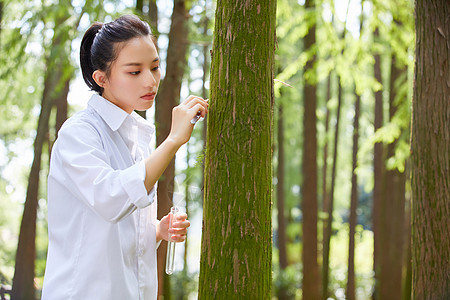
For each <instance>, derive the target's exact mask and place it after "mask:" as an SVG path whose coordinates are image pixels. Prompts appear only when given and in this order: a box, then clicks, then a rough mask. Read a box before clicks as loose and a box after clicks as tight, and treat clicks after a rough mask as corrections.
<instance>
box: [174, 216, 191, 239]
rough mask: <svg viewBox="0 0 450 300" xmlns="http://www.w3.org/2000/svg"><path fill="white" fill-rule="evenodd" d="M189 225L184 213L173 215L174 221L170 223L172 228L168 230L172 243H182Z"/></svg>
mask: <svg viewBox="0 0 450 300" xmlns="http://www.w3.org/2000/svg"><path fill="white" fill-rule="evenodd" d="M189 226H191V223H190V222H189V221H188V220H187V215H186V214H185V213H178V214H176V215H175V220H174V222H173V223H172V228H171V229H169V234H170V235H171V239H172V240H173V241H174V242H183V241H184V240H185V239H186V234H187V228H188V227H189Z"/></svg>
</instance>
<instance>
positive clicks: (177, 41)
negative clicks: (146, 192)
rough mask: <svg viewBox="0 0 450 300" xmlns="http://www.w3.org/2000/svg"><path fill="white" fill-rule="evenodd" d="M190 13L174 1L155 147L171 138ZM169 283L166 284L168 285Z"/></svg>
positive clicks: (168, 176)
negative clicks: (173, 110) (168, 137)
mask: <svg viewBox="0 0 450 300" xmlns="http://www.w3.org/2000/svg"><path fill="white" fill-rule="evenodd" d="M187 16H188V14H187V11H186V4H185V1H181V0H174V7H173V13H172V23H171V25H170V32H169V46H168V48H167V67H166V75H165V77H164V80H163V81H162V84H161V88H160V91H159V93H158V96H157V98H156V108H155V121H156V144H157V145H160V144H161V143H162V142H163V141H164V140H165V139H166V138H167V136H168V135H169V132H170V126H171V124H172V109H173V108H174V107H175V106H176V105H177V104H178V102H179V97H180V90H181V82H182V79H183V75H184V69H185V66H186V51H187V40H186V37H187V33H188V30H187ZM174 176H175V159H172V161H171V162H170V164H169V166H168V167H167V168H166V170H165V171H164V173H163V175H162V176H161V178H160V179H159V181H158V190H157V195H158V219H161V218H162V217H163V216H165V215H166V214H168V213H169V210H170V207H171V206H172V196H173V191H174ZM166 252H167V242H165V241H164V242H162V243H161V245H160V246H159V248H158V295H159V296H163V295H164V299H166V300H167V299H170V289H169V288H170V284H169V283H168V282H169V276H167V275H165V271H164V270H165V265H166ZM165 283H167V284H165Z"/></svg>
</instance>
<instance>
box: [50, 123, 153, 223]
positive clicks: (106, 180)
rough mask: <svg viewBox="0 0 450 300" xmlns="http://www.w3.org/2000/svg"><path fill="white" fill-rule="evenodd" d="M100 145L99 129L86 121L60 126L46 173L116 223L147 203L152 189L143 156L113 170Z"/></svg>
mask: <svg viewBox="0 0 450 300" xmlns="http://www.w3.org/2000/svg"><path fill="white" fill-rule="evenodd" d="M104 147H105V146H104V145H103V143H102V139H101V137H100V134H99V132H98V131H97V130H96V129H95V128H94V126H93V125H91V124H89V123H83V122H78V123H77V124H76V126H66V127H63V128H62V129H61V130H60V132H59V136H58V140H57V142H56V143H55V146H54V148H53V150H52V154H51V156H52V157H51V165H50V176H54V177H56V178H54V179H55V180H59V181H60V182H61V183H62V184H64V185H65V186H66V187H67V189H68V190H69V191H70V192H71V193H73V194H75V195H76V197H77V198H78V199H80V200H81V201H83V202H84V203H85V204H87V205H88V206H89V207H90V208H91V209H93V210H94V211H95V212H96V213H97V214H98V215H100V216H101V217H102V218H103V219H105V220H106V221H108V222H112V223H116V222H118V221H120V220H121V219H123V218H124V217H126V216H128V215H130V214H131V213H132V212H133V211H134V210H136V208H143V207H146V206H148V205H150V204H151V203H152V202H153V201H154V194H155V191H154V190H155V189H154V188H153V189H152V190H151V191H150V193H147V190H146V188H145V185H144V180H145V175H146V173H145V172H146V171H145V162H144V161H143V160H142V161H140V162H138V163H136V164H134V165H132V166H130V167H128V168H126V169H123V170H116V169H113V168H112V167H111V165H110V163H109V161H110V159H109V156H108V155H107V150H105V148H104ZM58 177H60V178H59V179H58ZM49 188H51V187H49Z"/></svg>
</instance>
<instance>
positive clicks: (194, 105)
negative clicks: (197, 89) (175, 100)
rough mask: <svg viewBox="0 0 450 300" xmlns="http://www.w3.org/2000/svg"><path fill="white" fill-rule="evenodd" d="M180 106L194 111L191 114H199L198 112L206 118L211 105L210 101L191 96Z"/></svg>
mask: <svg viewBox="0 0 450 300" xmlns="http://www.w3.org/2000/svg"><path fill="white" fill-rule="evenodd" d="M180 106H185V107H186V109H188V110H192V112H191V113H195V114H197V112H201V115H202V117H205V115H206V113H207V112H208V106H209V104H208V99H206V100H205V99H203V98H201V97H197V96H189V97H187V98H186V100H184V101H183V103H181V104H180ZM195 114H194V115H195Z"/></svg>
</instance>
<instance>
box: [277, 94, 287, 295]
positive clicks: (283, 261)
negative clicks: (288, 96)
mask: <svg viewBox="0 0 450 300" xmlns="http://www.w3.org/2000/svg"><path fill="white" fill-rule="evenodd" d="M283 121H284V116H283V103H282V102H281V101H280V103H279V104H278V131H277V137H278V143H277V144H278V166H277V210H278V213H277V220H278V232H277V241H278V243H277V246H278V257H279V263H280V273H282V272H284V270H285V269H286V267H287V266H288V260H287V251H286V244H287V240H286V217H285V214H284V210H285V209H284V202H285V193H284V185H285V184H284V164H285V163H284V124H283ZM278 299H279V300H284V299H288V295H287V287H286V286H283V285H282V286H280V289H279V290H278Z"/></svg>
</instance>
